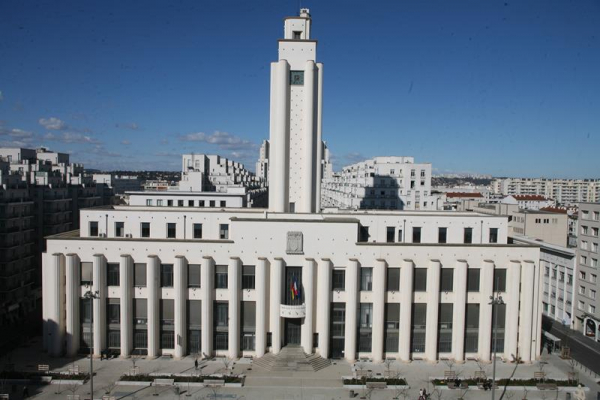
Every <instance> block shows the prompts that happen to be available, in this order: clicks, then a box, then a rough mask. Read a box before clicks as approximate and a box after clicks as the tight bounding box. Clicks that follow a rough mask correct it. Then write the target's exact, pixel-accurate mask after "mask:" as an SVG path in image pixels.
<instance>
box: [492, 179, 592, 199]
mask: <svg viewBox="0 0 600 400" xmlns="http://www.w3.org/2000/svg"><path fill="white" fill-rule="evenodd" d="M492 190H493V192H494V193H496V194H504V195H515V194H521V195H541V196H544V197H547V198H551V199H554V200H555V201H556V202H557V203H558V204H560V205H575V204H576V203H579V202H599V201H600V179H546V178H499V179H494V180H493V181H492Z"/></svg>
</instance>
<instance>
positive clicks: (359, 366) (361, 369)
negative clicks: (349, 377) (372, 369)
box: [354, 360, 365, 378]
mask: <svg viewBox="0 0 600 400" xmlns="http://www.w3.org/2000/svg"><path fill="white" fill-rule="evenodd" d="M354 367H355V368H356V370H357V371H359V372H360V374H359V375H360V376H358V378H362V376H363V372H364V370H365V362H364V361H362V360H358V361H357V362H356V363H354Z"/></svg>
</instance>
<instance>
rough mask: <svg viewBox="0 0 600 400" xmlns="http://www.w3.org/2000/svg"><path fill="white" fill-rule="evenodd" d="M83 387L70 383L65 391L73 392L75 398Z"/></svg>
mask: <svg viewBox="0 0 600 400" xmlns="http://www.w3.org/2000/svg"><path fill="white" fill-rule="evenodd" d="M80 386H81V385H77V384H75V383H68V384H66V385H65V389H66V390H68V391H69V392H71V395H72V396H75V392H76V391H77V389H79V387H80Z"/></svg>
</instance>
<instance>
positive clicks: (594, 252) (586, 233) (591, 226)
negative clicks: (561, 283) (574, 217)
mask: <svg viewBox="0 0 600 400" xmlns="http://www.w3.org/2000/svg"><path fill="white" fill-rule="evenodd" d="M599 231H600V203H580V204H579V235H578V237H577V258H578V259H577V269H578V271H577V278H576V286H577V288H576V293H575V305H576V309H575V316H576V319H575V328H576V329H578V330H580V331H581V332H583V334H584V335H585V336H587V337H589V338H590V339H593V340H596V341H598V342H600V297H599V296H598V292H600V284H599V281H598V275H599V264H598V260H600V250H599V246H600V236H599Z"/></svg>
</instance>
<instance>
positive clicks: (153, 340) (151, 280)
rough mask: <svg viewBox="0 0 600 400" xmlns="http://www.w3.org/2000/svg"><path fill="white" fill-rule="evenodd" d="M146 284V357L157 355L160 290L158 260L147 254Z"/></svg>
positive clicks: (158, 345)
mask: <svg viewBox="0 0 600 400" xmlns="http://www.w3.org/2000/svg"><path fill="white" fill-rule="evenodd" d="M146 275H147V279H146V281H147V282H146V286H147V289H148V358H155V357H157V356H158V351H159V347H160V340H159V336H160V331H159V318H160V316H159V315H158V314H159V306H158V292H159V291H160V282H159V275H160V260H159V259H158V256H155V255H150V256H148V263H147V273H146Z"/></svg>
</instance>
